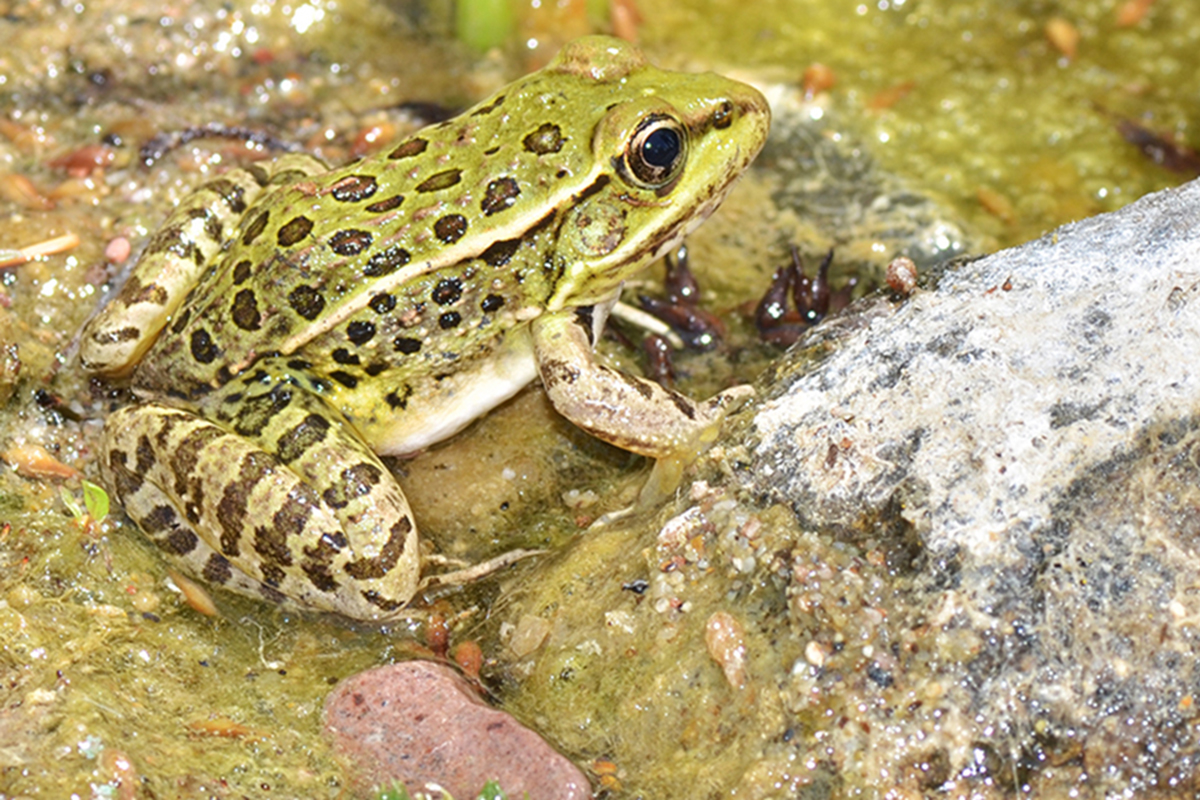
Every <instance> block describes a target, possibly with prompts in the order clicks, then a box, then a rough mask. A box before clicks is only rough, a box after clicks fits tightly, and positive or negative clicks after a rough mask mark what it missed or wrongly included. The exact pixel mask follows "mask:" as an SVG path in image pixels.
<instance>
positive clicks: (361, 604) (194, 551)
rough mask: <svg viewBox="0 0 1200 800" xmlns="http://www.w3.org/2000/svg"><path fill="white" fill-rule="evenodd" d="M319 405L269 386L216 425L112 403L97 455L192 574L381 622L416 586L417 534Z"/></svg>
mask: <svg viewBox="0 0 1200 800" xmlns="http://www.w3.org/2000/svg"><path fill="white" fill-rule="evenodd" d="M322 405H323V404H322V402H321V401H320V400H319V399H318V398H315V397H312V396H311V395H307V394H305V393H303V392H299V391H295V390H291V391H286V390H285V391H279V389H278V387H277V388H276V389H275V390H273V391H271V392H267V393H265V394H264V395H261V396H260V397H258V398H250V399H249V401H248V404H247V405H246V406H245V407H244V410H243V413H241V414H240V415H236V416H234V417H232V418H231V419H229V420H228V421H227V422H225V423H223V424H221V425H218V424H214V423H213V422H210V421H208V420H206V419H204V418H202V417H199V416H197V415H195V414H192V413H189V412H186V411H180V410H178V409H175V408H171V407H169V406H164V405H160V404H156V403H148V404H144V405H141V406H136V407H133V408H129V409H124V410H122V411H119V412H117V413H116V414H114V415H113V416H112V417H110V419H109V422H108V429H107V434H106V435H107V441H106V445H105V450H106V452H105V453H104V454H103V463H104V465H105V467H106V469H107V471H108V473H109V479H110V481H111V484H112V485H113V486H115V487H116V489H117V493H118V495H119V496H120V497H121V500H122V502H123V503H124V504H125V507H126V510H127V511H128V513H129V515H130V516H131V517H132V518H133V519H134V520H135V521H136V522H137V523H138V524H139V525H140V526H141V527H142V528H143V530H145V531H146V532H147V533H148V534H149V535H150V536H151V538H153V539H154V540H155V541H157V542H158V543H159V545H160V546H162V547H163V548H164V549H165V550H166V551H167V552H168V553H169V554H170V555H172V556H173V557H175V558H176V560H177V561H179V562H180V563H181V565H182V566H184V567H185V568H187V569H189V570H190V571H191V572H193V573H194V574H196V575H198V576H200V577H203V578H205V579H206V580H209V581H212V582H215V583H218V584H222V585H225V586H228V587H229V588H231V589H235V590H238V591H241V592H243V593H246V594H251V595H255V596H264V597H267V598H269V599H272V600H279V599H281V598H282V597H289V598H292V599H293V600H296V601H297V602H299V603H301V604H303V605H305V606H308V607H311V608H316V609H321V610H328V611H335V612H338V613H341V614H345V615H347V616H351V617H355V618H359V619H377V618H381V617H384V616H386V615H387V613H388V612H390V611H394V610H395V609H398V608H400V607H401V606H402V605H403V604H404V603H405V602H407V601H408V600H409V599H410V598H411V597H412V595H413V593H414V592H415V591H416V587H417V583H418V580H419V569H420V565H419V557H418V547H417V534H416V529H415V527H414V526H413V523H412V515H411V514H410V513H409V510H408V505H407V503H406V502H405V500H404V497H403V495H402V494H401V492H400V488H399V486H398V485H397V484H396V482H395V479H394V478H393V477H392V475H391V473H389V472H388V471H387V470H386V469H385V468H384V467H383V465H382V464H381V463H380V462H379V460H378V459H377V458H376V457H375V455H374V454H373V453H371V452H370V450H369V449H367V448H365V446H363V445H362V443H361V442H359V441H358V440H357V438H356V437H355V435H354V434H353V432H352V431H350V430H349V429H348V427H346V426H344V425H342V424H339V421H337V420H336V419H333V418H331V416H329V415H327V413H326V412H327V409H324V408H322V407H321V406H322ZM268 429H269V431H270V432H268ZM256 431H257V432H256Z"/></svg>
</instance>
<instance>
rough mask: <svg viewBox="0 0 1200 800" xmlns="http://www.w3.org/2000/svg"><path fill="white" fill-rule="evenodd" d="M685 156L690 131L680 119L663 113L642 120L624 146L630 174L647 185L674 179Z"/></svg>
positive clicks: (634, 180)
mask: <svg viewBox="0 0 1200 800" xmlns="http://www.w3.org/2000/svg"><path fill="white" fill-rule="evenodd" d="M686 160H687V131H686V130H685V129H684V127H683V125H681V124H680V123H679V121H678V120H676V119H674V118H672V117H668V116H664V115H661V114H655V115H653V116H649V117H647V118H646V119H645V120H643V121H642V123H641V124H640V125H638V127H637V130H636V131H634V133H633V136H632V137H631V138H630V139H629V144H628V145H627V146H626V148H625V164H626V166H627V168H628V175H629V177H630V178H632V179H633V182H634V183H637V184H640V185H641V186H642V187H643V188H646V189H659V188H662V187H663V186H666V185H667V184H669V183H671V182H672V181H674V180H675V179H676V178H677V177H679V173H680V171H682V169H683V163H684V162H685V161H686Z"/></svg>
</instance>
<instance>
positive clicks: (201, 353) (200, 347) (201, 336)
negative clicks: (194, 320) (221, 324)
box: [192, 328, 220, 364]
mask: <svg viewBox="0 0 1200 800" xmlns="http://www.w3.org/2000/svg"><path fill="white" fill-rule="evenodd" d="M219 353H220V350H219V349H218V348H217V346H216V344H214V343H213V340H212V337H211V336H209V334H208V331H206V330H204V328H197V329H196V330H194V331H192V358H194V359H196V360H197V361H199V362H200V363H201V364H211V363H212V362H213V361H215V360H216V358H217V355H218V354H219Z"/></svg>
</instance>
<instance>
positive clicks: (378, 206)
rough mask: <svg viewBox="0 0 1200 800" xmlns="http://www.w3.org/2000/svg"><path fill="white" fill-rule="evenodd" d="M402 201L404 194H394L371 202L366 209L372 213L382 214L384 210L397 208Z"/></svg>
mask: <svg viewBox="0 0 1200 800" xmlns="http://www.w3.org/2000/svg"><path fill="white" fill-rule="evenodd" d="M403 202H404V195H402V194H396V195H392V196H391V197H388V198H385V199H383V200H380V201H379V202H377V203H371V205H369V206H367V207H366V208H367V211H370V212H371V213H372V214H382V213H384V212H385V211H394V210H395V209H397V208H399V207H400V204H401V203H403Z"/></svg>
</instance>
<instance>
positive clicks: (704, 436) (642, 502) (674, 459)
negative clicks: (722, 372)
mask: <svg viewBox="0 0 1200 800" xmlns="http://www.w3.org/2000/svg"><path fill="white" fill-rule="evenodd" d="M752 397H754V387H753V386H750V385H748V384H747V385H742V386H733V387H731V388H729V389H726V390H725V391H723V392H721V393H720V394H718V395H715V396H714V397H712V398H710V399H709V400H707V401H706V402H704V403H700V404H697V410H698V411H700V412H701V413H700V414H699V415H698V417H699V418H703V419H706V420H707V423H706V424H705V425H704V426H703V427H700V428H698V429H697V431H696V433H697V435H696V438H695V441H694V442H692V443H690V444H684V445H683V446H681V447H680V449H679V450H678V451H676V452H675V453H672V454H670V455H666V456H662V457H661V458H658V459H656V460H655V462H654V468H653V469H652V470H650V477H649V478H647V479H646V483H645V484H644V485H643V486H642V490H641V492H640V493H639V494H638V499H637V503H636V504H635V505H634V510H635V511H643V510H646V509H650V508H654V507H655V506H657V505H659V504H660V503H662V502H663V501H664V500H666V499H667V498H668V497H670V496H671V495H672V494H673V493H674V492H675V490H676V489H677V488H679V484H680V482H681V481H682V479H683V471H684V470H685V469H687V467H688V466H689V465H690V464H691V463H692V462H693V461H695V460H696V458H697V457H699V455H700V454H701V453H703V452H704V451H705V450H707V449H708V448H709V447H710V446H711V445H712V444H713V443H714V442H715V441H716V440H717V436H718V435H719V434H720V432H721V423H722V422H724V420H725V417H726V416H727V415H728V414H729V412H731V411H734V410H736V409H738V408H740V407H741V406H742V405H743V404H744V403H746V402H747V401H749V400H750V399H751V398H752Z"/></svg>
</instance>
